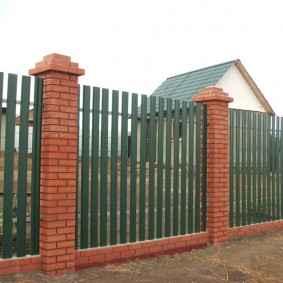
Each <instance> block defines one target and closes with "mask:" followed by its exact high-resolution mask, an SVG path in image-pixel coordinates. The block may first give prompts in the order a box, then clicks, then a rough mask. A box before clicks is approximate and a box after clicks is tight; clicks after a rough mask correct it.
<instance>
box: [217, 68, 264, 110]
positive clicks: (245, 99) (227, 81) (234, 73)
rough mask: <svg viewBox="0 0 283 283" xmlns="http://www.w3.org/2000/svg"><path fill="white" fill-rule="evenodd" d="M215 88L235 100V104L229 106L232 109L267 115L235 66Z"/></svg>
mask: <svg viewBox="0 0 283 283" xmlns="http://www.w3.org/2000/svg"><path fill="white" fill-rule="evenodd" d="M215 86H216V87H220V88H223V90H224V91H225V92H227V93H228V94H229V96H231V97H233V98H234V102H233V103H230V104H229V107H230V108H236V109H243V110H251V111H258V112H264V113H266V111H265V110H264V108H263V106H262V105H261V103H260V101H259V100H258V99H257V97H256V96H255V94H254V92H253V91H252V89H251V87H250V86H249V85H248V83H247V81H246V80H245V78H244V77H243V76H242V74H241V73H240V71H239V70H238V68H237V66H236V65H233V66H232V67H231V68H230V69H229V70H228V71H227V72H226V73H225V74H224V76H223V77H222V78H221V79H220V80H219V81H218V83H216V85H215Z"/></svg>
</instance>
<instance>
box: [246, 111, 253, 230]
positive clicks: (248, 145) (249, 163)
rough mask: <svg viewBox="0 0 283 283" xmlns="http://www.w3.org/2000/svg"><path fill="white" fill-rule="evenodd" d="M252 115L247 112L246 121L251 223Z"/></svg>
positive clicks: (250, 219)
mask: <svg viewBox="0 0 283 283" xmlns="http://www.w3.org/2000/svg"><path fill="white" fill-rule="evenodd" d="M251 119H252V117H251V112H250V111H249V112H248V122H247V125H248V126H247V187H248V192H247V211H248V212H247V222H248V224H251V221H252V217H251V210H252V205H251V204H252V203H251V184H252V177H251V160H252V150H251V149H252V145H251V144H252V138H251V136H252V133H251V124H252V120H251Z"/></svg>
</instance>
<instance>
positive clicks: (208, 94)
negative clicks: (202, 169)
mask: <svg viewBox="0 0 283 283" xmlns="http://www.w3.org/2000/svg"><path fill="white" fill-rule="evenodd" d="M193 101H194V102H201V103H203V104H206V105H207V120H208V128H207V218H206V219H207V221H206V223H207V231H208V234H209V241H210V242H211V243H214V244H224V243H226V242H227V241H228V239H229V110H228V104H229V102H232V101H233V98H231V97H229V96H228V94H227V93H224V92H223V89H221V88H217V87H207V88H204V89H203V90H202V91H201V92H200V93H199V94H198V95H197V96H196V97H195V98H193Z"/></svg>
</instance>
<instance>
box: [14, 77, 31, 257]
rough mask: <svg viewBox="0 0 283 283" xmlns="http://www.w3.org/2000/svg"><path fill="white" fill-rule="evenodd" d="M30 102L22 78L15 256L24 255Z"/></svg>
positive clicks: (28, 88)
mask: <svg viewBox="0 0 283 283" xmlns="http://www.w3.org/2000/svg"><path fill="white" fill-rule="evenodd" d="M29 100H30V77H27V76H23V77H22V89H21V108H20V115H21V116H20V117H21V118H20V132H19V160H18V196H17V208H18V209H17V230H18V231H21V233H17V256H18V257H20V256H25V255H26V214H27V211H26V208H27V161H28V160H27V158H28V155H27V151H28V122H29V121H28V119H29Z"/></svg>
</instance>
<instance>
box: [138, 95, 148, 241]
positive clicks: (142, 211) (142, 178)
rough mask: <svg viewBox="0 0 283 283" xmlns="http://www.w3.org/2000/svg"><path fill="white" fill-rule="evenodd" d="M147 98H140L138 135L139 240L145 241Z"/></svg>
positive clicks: (143, 96)
mask: <svg viewBox="0 0 283 283" xmlns="http://www.w3.org/2000/svg"><path fill="white" fill-rule="evenodd" d="M146 110H147V96H146V95H142V98H141V133H140V203H139V240H140V241H144V240H145V184H146V182H145V181H146V123H147V112H146Z"/></svg>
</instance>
